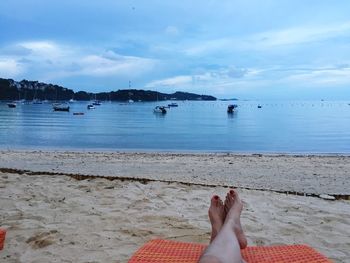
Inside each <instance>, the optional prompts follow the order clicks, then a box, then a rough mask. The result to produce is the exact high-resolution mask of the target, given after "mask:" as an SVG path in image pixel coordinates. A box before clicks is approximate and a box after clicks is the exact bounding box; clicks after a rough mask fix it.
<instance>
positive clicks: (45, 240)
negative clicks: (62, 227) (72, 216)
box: [26, 230, 58, 249]
mask: <svg viewBox="0 0 350 263" xmlns="http://www.w3.org/2000/svg"><path fill="white" fill-rule="evenodd" d="M57 232H58V231H57V230H51V231H49V232H42V233H38V234H36V235H34V236H32V237H30V238H29V239H28V240H27V241H26V242H27V244H29V245H30V246H31V247H32V248H33V249H38V248H43V247H47V246H49V245H51V244H53V243H54V234H56V233H57Z"/></svg>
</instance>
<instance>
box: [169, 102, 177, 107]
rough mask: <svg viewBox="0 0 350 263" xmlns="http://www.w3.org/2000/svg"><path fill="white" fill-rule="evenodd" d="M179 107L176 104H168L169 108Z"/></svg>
mask: <svg viewBox="0 0 350 263" xmlns="http://www.w3.org/2000/svg"><path fill="white" fill-rule="evenodd" d="M178 106H179V105H178V104H177V103H175V102H172V103H170V104H168V107H178Z"/></svg>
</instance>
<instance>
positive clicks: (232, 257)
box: [199, 190, 246, 263]
mask: <svg viewBox="0 0 350 263" xmlns="http://www.w3.org/2000/svg"><path fill="white" fill-rule="evenodd" d="M226 200H227V201H225V207H226V209H227V212H228V213H227V215H226V219H225V223H224V225H223V226H222V228H221V230H220V231H219V233H218V234H217V236H216V237H215V239H214V240H213V241H212V242H211V243H210V245H209V246H208V247H207V249H206V250H205V251H204V253H203V255H202V256H201V258H200V260H199V262H200V263H241V262H244V261H243V259H242V256H241V250H240V243H239V239H238V236H237V234H236V232H237V233H239V236H240V239H241V242H242V245H244V242H243V241H244V240H243V238H242V234H243V231H241V229H242V228H241V223H240V216H241V212H242V208H243V204H242V202H241V200H240V199H239V196H238V193H237V192H236V191H235V190H231V191H230V193H228V194H227V196H226ZM239 229H240V230H239ZM238 230H239V231H238ZM240 231H241V232H240ZM241 233H242V234H241ZM243 236H244V234H243ZM244 239H245V236H244ZM245 246H246V239H245Z"/></svg>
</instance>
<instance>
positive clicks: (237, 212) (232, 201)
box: [225, 189, 247, 249]
mask: <svg viewBox="0 0 350 263" xmlns="http://www.w3.org/2000/svg"><path fill="white" fill-rule="evenodd" d="M242 209H243V203H242V201H241V199H240V198H239V196H238V193H237V191H236V190H233V189H231V190H230V191H229V192H228V193H227V195H226V199H225V212H226V219H225V224H231V225H232V227H233V231H234V232H235V234H236V236H237V240H238V243H239V246H240V248H241V249H243V248H245V247H246V246H247V238H246V236H245V234H244V232H243V229H242V226H241V213H242Z"/></svg>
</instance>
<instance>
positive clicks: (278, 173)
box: [0, 150, 350, 199]
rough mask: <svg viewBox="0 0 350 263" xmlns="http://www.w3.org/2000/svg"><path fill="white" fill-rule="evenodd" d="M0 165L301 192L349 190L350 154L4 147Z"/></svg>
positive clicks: (343, 194) (20, 169) (343, 195)
mask: <svg viewBox="0 0 350 263" xmlns="http://www.w3.org/2000/svg"><path fill="white" fill-rule="evenodd" d="M0 168H1V169H2V170H3V171H6V169H14V170H15V172H16V173H21V172H27V173H32V174H40V173H48V174H66V175H71V176H75V177H76V179H78V177H79V176H81V177H85V178H87V177H105V178H107V179H110V180H111V179H113V178H116V179H123V178H124V179H130V180H139V181H147V180H148V181H161V182H179V183H183V184H194V185H203V186H232V187H238V188H245V189H257V190H269V191H275V192H283V193H294V194H297V195H311V196H318V195H323V194H327V195H332V196H335V197H338V198H344V199H347V198H348V197H349V194H350V180H348V175H349V174H350V156H342V155H335V156H334V155H331V156H326V155H278V154H276V155H275V154H273V155H271V154H269V155H263V154H250V155H248V154H242V155H241V154H232V153H196V154H194V153H136V152H86V151H83V152H76V151H74V152H72V151H18V150H16V151H12V150H8V151H0Z"/></svg>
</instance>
